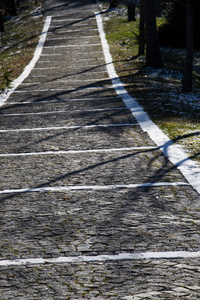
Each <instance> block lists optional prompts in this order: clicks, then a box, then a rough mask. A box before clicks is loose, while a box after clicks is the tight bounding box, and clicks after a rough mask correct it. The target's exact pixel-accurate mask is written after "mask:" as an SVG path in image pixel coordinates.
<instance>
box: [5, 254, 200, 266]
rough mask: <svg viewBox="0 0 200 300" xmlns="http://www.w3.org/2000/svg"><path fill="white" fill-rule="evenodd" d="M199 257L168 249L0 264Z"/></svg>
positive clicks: (15, 263) (23, 260) (15, 261)
mask: <svg viewBox="0 0 200 300" xmlns="http://www.w3.org/2000/svg"><path fill="white" fill-rule="evenodd" d="M199 257H200V251H196V252H192V251H169V252H167V251H166V252H141V253H126V252H125V253H120V254H116V255H91V256H89V255H79V256H60V257H56V258H42V257H39V258H24V259H14V260H0V266H3V267H6V266H23V265H43V264H69V263H76V264H77V263H78V264H81V263H96V262H109V261H127V260H146V259H148V260H149V259H196V258H199Z"/></svg>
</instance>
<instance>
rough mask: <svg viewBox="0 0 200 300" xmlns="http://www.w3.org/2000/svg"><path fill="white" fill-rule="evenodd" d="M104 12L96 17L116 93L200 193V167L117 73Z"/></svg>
mask: <svg viewBox="0 0 200 300" xmlns="http://www.w3.org/2000/svg"><path fill="white" fill-rule="evenodd" d="M102 13H103V12H96V13H95V17H96V22H97V27H98V31H99V36H100V39H101V44H102V48H103V52H104V57H105V60H106V66H107V71H108V74H109V77H110V79H111V80H112V84H113V87H114V89H115V91H116V93H117V94H118V96H120V97H121V99H122V101H123V102H124V104H125V105H126V107H127V108H128V109H130V111H131V113H132V115H133V116H134V118H135V119H136V120H137V122H138V124H139V125H140V127H141V128H142V130H143V131H144V132H146V133H147V134H148V135H149V137H150V138H151V140H152V141H153V142H154V143H155V144H156V145H157V146H158V147H159V148H160V149H161V151H162V152H163V154H164V155H165V157H167V158H168V159H169V161H170V162H171V163H172V164H173V165H175V166H176V167H177V168H178V169H179V170H180V172H181V173H182V175H183V176H184V177H185V179H186V180H187V181H188V183H189V184H190V185H191V186H192V187H193V188H194V189H195V190H196V191H197V192H198V193H199V194H200V167H199V166H198V165H197V163H195V162H194V161H193V160H191V159H190V158H189V157H188V155H187V154H186V153H185V152H184V150H183V149H182V147H181V146H177V145H175V144H174V143H173V142H172V140H170V139H169V137H168V136H167V135H166V134H164V133H163V132H162V130H161V129H160V128H159V127H158V126H157V125H156V124H155V123H154V122H153V121H152V120H151V119H150V117H149V115H148V114H147V113H146V112H145V111H144V110H143V108H142V106H140V105H139V103H138V102H137V101H136V99H135V98H133V97H132V96H130V95H129V94H128V92H127V90H126V89H125V87H124V85H123V83H122V82H121V80H120V78H119V76H118V75H117V73H116V71H115V68H114V65H113V60H112V56H111V54H110V48H109V45H108V42H107V39H106V35H105V32H104V28H103V19H102V16H101V14H102Z"/></svg>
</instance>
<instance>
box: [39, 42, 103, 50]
mask: <svg viewBox="0 0 200 300" xmlns="http://www.w3.org/2000/svg"><path fill="white" fill-rule="evenodd" d="M100 45H101V44H100V43H97V44H74V45H55V46H44V49H46V48H70V47H86V46H100Z"/></svg>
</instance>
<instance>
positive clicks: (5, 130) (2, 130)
mask: <svg viewBox="0 0 200 300" xmlns="http://www.w3.org/2000/svg"><path fill="white" fill-rule="evenodd" d="M123 126H138V123H124V124H107V125H106V124H105V125H102V124H100V125H75V126H60V127H59V126H58V127H53V126H52V127H35V128H18V129H0V133H6V132H21V131H25V132H26V131H43V130H44V131H45V130H47V131H51V130H60V129H91V128H109V127H123Z"/></svg>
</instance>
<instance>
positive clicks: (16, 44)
mask: <svg viewBox="0 0 200 300" xmlns="http://www.w3.org/2000/svg"><path fill="white" fill-rule="evenodd" d="M104 13H106V11H105V12H98V13H97V15H98V14H104ZM95 16H96V14H93V15H91V16H89V17H86V18H83V19H81V20H77V21H74V22H71V23H69V24H66V25H63V26H60V27H56V28H54V29H50V30H48V31H47V32H46V31H45V32H41V33H39V34H35V35H33V36H31V37H30V38H27V39H24V40H22V41H20V42H18V43H15V44H14V45H12V46H10V47H8V48H6V51H7V50H10V49H13V48H14V47H17V46H19V45H20V44H22V43H25V42H28V41H31V40H32V39H34V38H36V37H40V36H42V35H44V34H46V33H49V32H51V33H52V32H55V31H56V30H58V29H63V28H67V27H68V26H72V25H75V24H76V23H80V22H83V21H86V20H88V19H91V18H94V17H95Z"/></svg>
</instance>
